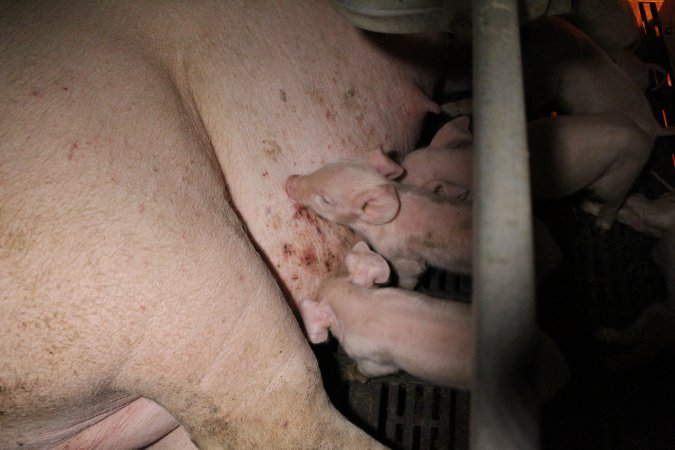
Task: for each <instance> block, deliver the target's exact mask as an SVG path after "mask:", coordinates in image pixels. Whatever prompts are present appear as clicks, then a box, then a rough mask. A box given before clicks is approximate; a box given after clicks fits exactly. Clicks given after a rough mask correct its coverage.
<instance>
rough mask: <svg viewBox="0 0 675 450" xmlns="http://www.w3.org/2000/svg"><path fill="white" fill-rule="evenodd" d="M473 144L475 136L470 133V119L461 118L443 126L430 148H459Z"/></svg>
mask: <svg viewBox="0 0 675 450" xmlns="http://www.w3.org/2000/svg"><path fill="white" fill-rule="evenodd" d="M472 142H473V135H472V134H471V131H469V118H468V117H467V116H460V117H458V118H456V119H453V120H451V121H450V122H448V123H446V124H445V125H443V126H442V127H441V129H440V130H438V132H436V135H434V138H433V139H432V140H431V144H430V145H429V146H430V147H436V148H457V147H460V146H462V145H466V144H471V143H472Z"/></svg>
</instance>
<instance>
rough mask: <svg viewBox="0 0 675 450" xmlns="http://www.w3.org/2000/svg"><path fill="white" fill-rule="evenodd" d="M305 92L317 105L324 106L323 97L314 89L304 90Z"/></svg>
mask: <svg viewBox="0 0 675 450" xmlns="http://www.w3.org/2000/svg"><path fill="white" fill-rule="evenodd" d="M305 92H306V93H307V95H309V97H310V98H311V99H312V101H313V102H314V103H316V104H317V105H324V104H325V103H326V100H325V99H324V98H323V95H322V94H321V92H319V90H317V89H316V88H314V87H310V88H307V89H305Z"/></svg>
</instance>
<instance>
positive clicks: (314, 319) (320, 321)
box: [298, 299, 335, 344]
mask: <svg viewBox="0 0 675 450" xmlns="http://www.w3.org/2000/svg"><path fill="white" fill-rule="evenodd" d="M298 309H299V310H300V315H301V316H302V321H303V322H304V324H305V330H306V331H307V338H308V339H309V342H311V343H312V344H320V343H322V342H326V340H328V329H329V328H330V327H331V325H333V324H334V323H335V313H334V312H333V308H331V307H330V306H329V305H328V304H326V303H317V302H314V301H312V300H309V299H304V300H301V301H300V303H298Z"/></svg>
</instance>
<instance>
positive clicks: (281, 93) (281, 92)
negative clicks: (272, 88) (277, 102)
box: [279, 89, 287, 102]
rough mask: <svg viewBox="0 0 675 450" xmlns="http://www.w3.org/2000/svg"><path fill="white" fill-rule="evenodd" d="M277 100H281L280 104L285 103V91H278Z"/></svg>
mask: <svg viewBox="0 0 675 450" xmlns="http://www.w3.org/2000/svg"><path fill="white" fill-rule="evenodd" d="M279 98H281V101H282V102H285V101H286V99H287V97H286V91H284V90H283V89H279Z"/></svg>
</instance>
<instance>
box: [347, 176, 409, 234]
mask: <svg viewBox="0 0 675 450" xmlns="http://www.w3.org/2000/svg"><path fill="white" fill-rule="evenodd" d="M353 207H354V212H355V214H356V215H357V216H358V217H359V219H361V220H363V221H364V222H366V223H369V224H372V225H383V224H385V223H388V222H391V221H392V220H394V217H396V215H397V214H398V210H399V208H400V207H401V202H400V201H399V199H398V192H397V191H396V187H395V186H394V185H393V184H381V185H379V186H375V187H373V188H370V189H368V190H366V191H364V192H362V193H360V194H359V195H357V196H356V197H355V198H354V205H353Z"/></svg>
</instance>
